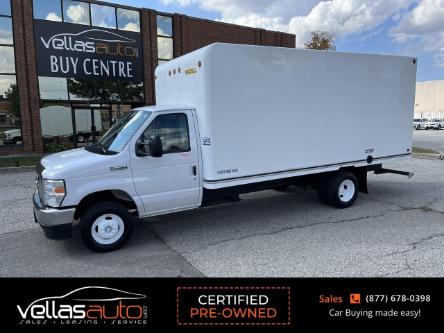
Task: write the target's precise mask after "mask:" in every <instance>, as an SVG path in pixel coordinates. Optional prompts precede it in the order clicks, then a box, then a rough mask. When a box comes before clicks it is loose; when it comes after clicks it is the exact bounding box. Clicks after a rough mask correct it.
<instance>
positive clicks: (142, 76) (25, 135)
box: [0, 0, 296, 156]
mask: <svg viewBox="0 0 444 333" xmlns="http://www.w3.org/2000/svg"><path fill="white" fill-rule="evenodd" d="M214 42H226V43H238V44H251V45H269V46H278V47H290V48H294V47H295V42H296V41H295V36H294V35H291V34H286V33H281V32H273V31H267V30H263V29H254V28H249V27H242V26H238V25H232V24H226V23H222V22H215V21H208V20H204V19H199V18H194V17H189V16H185V15H181V14H168V13H161V12H157V11H155V10H152V9H145V8H143V9H141V8H133V7H127V6H120V5H115V4H108V3H106V2H101V1H90V0H83V1H75V0H0V156H2V155H9V154H23V153H32V152H35V153H44V152H54V151H58V150H63V149H69V148H73V147H78V146H81V145H84V144H87V143H90V142H95V141H97V140H98V139H99V138H100V136H101V135H102V134H103V133H104V132H105V131H106V130H107V129H108V128H109V127H110V126H111V125H112V124H113V122H115V121H116V119H118V118H119V117H121V116H123V115H124V114H125V113H126V112H128V111H129V110H130V109H131V108H133V107H137V106H142V105H151V104H155V94H154V85H155V74H154V73H155V68H156V67H157V66H158V65H159V64H162V63H165V62H168V61H169V60H171V59H173V58H176V57H179V56H181V55H183V54H186V53H188V52H191V51H193V50H196V49H198V48H201V47H203V46H205V45H209V44H211V43H214ZM201 65H202V66H205V64H201ZM173 71H174V69H172V72H173ZM178 74H179V73H178Z"/></svg>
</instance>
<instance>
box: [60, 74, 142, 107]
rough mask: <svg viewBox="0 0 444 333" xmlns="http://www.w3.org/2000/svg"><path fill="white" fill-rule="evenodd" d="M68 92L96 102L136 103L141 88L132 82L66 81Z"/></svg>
mask: <svg viewBox="0 0 444 333" xmlns="http://www.w3.org/2000/svg"><path fill="white" fill-rule="evenodd" d="M68 82H69V92H70V93H71V94H73V95H75V96H76V97H78V98H82V99H86V100H91V101H97V102H105V103H106V102H108V103H109V102H124V101H134V100H136V101H138V100H140V99H141V95H142V94H143V86H142V85H137V84H134V83H132V82H123V81H110V80H103V81H98V80H92V79H78V80H74V79H68Z"/></svg>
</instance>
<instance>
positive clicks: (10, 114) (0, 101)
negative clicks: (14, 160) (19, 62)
mask: <svg viewBox="0 0 444 333" xmlns="http://www.w3.org/2000/svg"><path fill="white" fill-rule="evenodd" d="M21 143H22V131H21V124H20V98H19V92H18V87H17V83H16V78H15V75H0V146H3V145H17V144H21Z"/></svg>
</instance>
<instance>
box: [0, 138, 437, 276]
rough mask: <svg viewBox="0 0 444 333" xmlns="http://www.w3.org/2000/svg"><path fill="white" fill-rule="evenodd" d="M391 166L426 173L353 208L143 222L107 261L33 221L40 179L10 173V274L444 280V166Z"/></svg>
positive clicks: (286, 202) (298, 201)
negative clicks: (54, 238)
mask: <svg viewBox="0 0 444 333" xmlns="http://www.w3.org/2000/svg"><path fill="white" fill-rule="evenodd" d="M443 132H444V131H443ZM387 167H392V168H398V169H402V170H407V171H413V172H415V174H416V175H415V177H414V178H412V179H407V178H406V177H402V176H396V175H379V176H375V175H371V176H370V177H369V189H370V194H369V195H361V196H360V198H359V199H358V201H357V202H356V204H355V206H353V207H352V208H349V209H346V210H337V209H334V208H330V207H327V206H323V205H321V204H320V203H319V201H318V200H317V196H316V193H315V192H303V191H302V190H299V189H296V188H294V189H290V190H288V191H286V192H275V191H265V192H261V193H255V194H250V195H245V196H243V197H242V200H241V201H240V202H238V203H234V204H224V205H220V206H213V207H208V208H204V209H200V210H196V211H190V212H185V213H179V214H174V215H170V216H163V217H157V218H152V219H149V220H147V221H139V222H137V223H136V227H135V232H134V235H133V238H132V240H131V241H130V243H129V244H127V246H126V247H124V248H123V249H121V250H119V251H117V252H113V253H106V254H96V253H92V252H90V251H89V250H87V249H86V248H85V247H84V246H83V244H82V243H81V241H80V238H79V234H78V230H75V232H74V237H73V238H71V239H68V240H66V241H50V240H47V239H46V238H45V237H44V235H43V232H42V231H41V230H40V228H39V227H38V226H37V225H35V224H34V222H33V217H32V210H31V195H32V193H33V190H34V185H33V183H34V174H33V173H32V172H25V173H9V174H8V173H6V174H5V173H3V174H1V173H0V187H1V189H2V191H1V193H0V263H1V265H0V275H1V276H86V277H89V276H122V277H123V276H154V277H161V276H234V277H245V276H257V277H261V276H290V277H292V276H295V277H296V276H327V277H333V276H368V277H370V276H372V277H374V276H424V277H425V276H444V265H443V264H442V263H443V261H444V190H443V189H444V161H439V160H419V159H412V160H410V161H408V162H397V163H391V164H390V165H387Z"/></svg>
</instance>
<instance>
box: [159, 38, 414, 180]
mask: <svg viewBox="0 0 444 333" xmlns="http://www.w3.org/2000/svg"><path fill="white" fill-rule="evenodd" d="M198 61H201V64H202V67H198V66H197V63H198ZM178 67H181V68H182V69H186V68H188V67H190V68H193V69H195V71H196V73H195V74H186V72H185V71H183V70H182V71H181V73H180V74H176V75H171V76H168V74H167V73H168V71H169V70H171V71H172V70H173V68H178ZM190 73H191V72H190ZM157 76H158V82H157V84H158V86H157V102H158V104H163V103H186V104H191V105H195V106H196V109H197V114H198V117H199V127H200V133H201V136H202V137H203V138H205V139H206V140H207V144H206V145H205V144H204V145H203V149H202V154H203V161H204V169H203V171H204V180H205V181H217V180H223V179H230V178H241V177H248V176H253V175H258V174H270V173H279V172H283V171H288V170H300V169H305V168H313V167H320V166H321V167H322V166H331V165H335V164H343V163H355V162H356V163H358V162H363V161H366V160H367V158H368V156H372V157H373V158H374V159H375V163H376V162H377V160H378V159H379V158H384V157H391V156H403V155H406V154H409V153H410V149H411V146H412V131H411V121H412V117H413V106H414V93H415V81H416V61H414V59H413V58H408V57H394V56H379V55H364V54H347V53H336V52H322V51H307V50H296V49H285V48H274V47H257V46H241V45H231V44H213V45H211V46H209V47H207V48H204V49H203V50H200V51H198V52H196V53H195V54H190V55H187V56H185V57H182V58H178V59H176V60H174V61H172V62H171V63H168V64H166V65H164V66H162V67H161V68H159V70H158V74H157ZM202 87H204V89H202Z"/></svg>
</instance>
